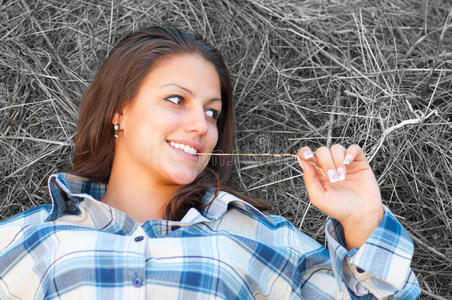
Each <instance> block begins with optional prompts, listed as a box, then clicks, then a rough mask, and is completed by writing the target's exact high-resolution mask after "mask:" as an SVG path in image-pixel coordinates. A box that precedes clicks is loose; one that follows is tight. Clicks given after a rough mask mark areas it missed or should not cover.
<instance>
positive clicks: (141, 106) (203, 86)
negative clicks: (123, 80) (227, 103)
mask: <svg viewBox="0 0 452 300" xmlns="http://www.w3.org/2000/svg"><path fill="white" fill-rule="evenodd" d="M220 112H221V86H220V79H219V76H218V74H217V72H216V70H215V67H214V66H213V64H211V63H210V62H209V61H207V60H205V59H204V58H202V57H201V56H198V55H194V54H181V55H176V56H171V57H169V58H162V59H161V60H159V61H157V64H156V65H155V67H154V68H153V69H152V70H151V71H150V72H149V74H148V75H147V76H146V78H145V79H144V81H143V83H142V86H141V87H140V89H139V91H138V94H137V95H136V97H135V98H134V99H133V100H132V102H131V105H127V106H126V107H125V108H124V110H123V114H122V115H121V116H119V118H120V130H122V131H121V132H120V133H119V138H118V139H116V140H117V144H116V147H117V148H116V149H117V150H116V151H117V153H116V155H118V153H119V151H121V152H122V153H121V154H120V156H121V159H126V161H127V163H126V164H125V165H127V166H130V164H131V163H132V164H134V165H135V166H136V167H138V168H140V169H143V170H144V171H145V172H149V173H150V174H152V176H155V179H157V180H158V181H160V182H161V183H164V184H177V185H185V184H189V183H191V182H192V181H193V180H195V178H196V177H197V176H198V174H200V173H201V172H202V171H203V170H204V168H205V167H206V166H207V163H208V162H209V159H210V155H209V156H207V155H193V154H190V152H193V149H192V148H194V149H196V152H198V153H199V152H212V150H213V149H214V147H215V145H216V144H217V140H218V130H217V124H216V119H217V118H218V115H219V114H220ZM115 116H118V115H116V114H115ZM113 123H115V122H113ZM171 142H173V143H177V144H173V145H172V144H171ZM186 146H189V147H191V148H187V147H186ZM183 148H185V151H184V150H183ZM187 152H188V153H187Z"/></svg>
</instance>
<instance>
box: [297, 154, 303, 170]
mask: <svg viewBox="0 0 452 300" xmlns="http://www.w3.org/2000/svg"><path fill="white" fill-rule="evenodd" d="M297 160H298V163H299V164H300V167H301V169H302V170H303V165H302V164H301V159H300V157H299V156H297Z"/></svg>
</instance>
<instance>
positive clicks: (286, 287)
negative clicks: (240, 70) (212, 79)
mask: <svg viewBox="0 0 452 300" xmlns="http://www.w3.org/2000/svg"><path fill="white" fill-rule="evenodd" d="M49 191H50V194H51V197H52V205H50V204H47V205H41V206H38V207H35V208H31V209H29V210H27V211H25V212H23V213H20V214H17V215H15V216H13V217H11V218H9V219H6V220H4V221H2V222H1V223H0V299H77V300H83V299H108V300H114V299H190V300H191V299H278V300H281V299H300V298H303V299H357V298H359V299H375V298H384V297H387V296H391V295H392V296H393V298H392V299H416V298H417V297H418V295H419V284H418V282H417V280H416V277H415V276H414V274H413V272H412V271H411V269H410V262H411V257H412V254H413V243H412V241H411V239H410V237H409V236H408V234H407V232H406V231H405V229H404V228H403V227H402V226H401V225H400V223H399V222H398V221H397V220H396V218H395V217H394V216H393V215H392V214H391V213H390V211H389V210H388V209H387V208H386V207H385V210H386V212H385V216H384V218H383V220H382V222H381V223H380V225H379V226H378V228H377V229H376V230H375V231H374V233H373V234H372V235H371V236H370V237H369V239H368V240H367V241H366V243H365V244H364V245H363V246H362V247H360V248H359V249H358V248H355V249H353V250H351V251H348V250H347V249H346V248H344V244H345V243H344V234H343V230H342V227H341V225H340V224H339V223H338V222H337V221H335V220H333V219H330V220H329V221H328V223H327V226H326V237H327V240H328V245H329V251H328V250H327V249H325V248H324V247H322V246H321V245H320V244H319V243H317V242H316V241H314V240H313V239H311V238H310V237H308V236H307V235H305V234H304V233H302V232H300V231H299V230H298V229H297V228H296V227H294V226H293V225H292V224H291V223H290V222H289V221H288V220H287V219H285V218H283V217H281V216H277V215H272V214H264V213H262V212H260V211H259V210H257V209H256V208H254V207H253V206H252V205H250V204H248V203H246V202H245V201H243V200H241V199H239V198H237V197H235V196H234V195H232V194H229V193H226V192H224V191H222V192H220V193H219V194H218V196H217V198H216V199H215V200H214V201H213V203H212V204H211V205H210V206H208V207H207V208H205V209H204V210H202V211H198V210H196V209H195V208H191V209H190V210H189V211H188V212H187V214H186V215H185V216H184V217H183V218H182V220H180V221H169V220H160V219H152V220H148V221H146V222H145V223H144V224H142V225H140V224H139V223H137V222H136V221H135V220H134V219H132V218H131V217H130V216H128V215H126V214H125V213H124V212H122V211H120V210H118V209H115V208H113V207H110V206H109V205H107V204H105V203H103V202H100V201H98V200H99V199H101V198H102V196H103V194H104V193H105V191H106V185H105V184H101V183H97V182H94V181H92V180H89V179H87V178H82V177H79V176H74V175H70V174H67V173H56V174H53V175H51V176H50V178H49ZM213 192H214V190H212V189H209V190H208V191H207V192H206V193H205V195H204V198H203V201H209V200H211V198H212V197H213V196H214V193H213Z"/></svg>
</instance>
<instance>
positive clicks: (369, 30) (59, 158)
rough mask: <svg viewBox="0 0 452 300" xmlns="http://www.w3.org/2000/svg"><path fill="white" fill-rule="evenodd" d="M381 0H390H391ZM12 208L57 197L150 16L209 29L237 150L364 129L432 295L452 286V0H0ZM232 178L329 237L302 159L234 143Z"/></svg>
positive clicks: (4, 185) (3, 165)
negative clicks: (80, 125)
mask: <svg viewBox="0 0 452 300" xmlns="http://www.w3.org/2000/svg"><path fill="white" fill-rule="evenodd" d="M377 2H378V3H377ZM0 3H2V4H1V6H0V101H1V104H0V132H1V133H0V160H1V161H0V199H1V203H0V212H1V219H4V218H6V217H9V216H11V215H13V214H16V213H19V212H22V211H24V210H26V209H28V208H30V207H33V206H36V205H39V204H43V203H49V201H50V199H49V196H48V190H47V187H46V178H47V176H48V175H50V174H52V173H54V172H58V171H61V170H65V169H66V168H67V167H68V166H69V164H70V159H71V156H72V155H71V151H72V150H73V149H72V145H71V142H72V138H73V136H74V133H75V128H76V124H77V111H78V106H79V102H80V98H81V95H82V93H83V92H84V90H85V89H86V87H87V85H88V83H89V82H90V81H91V80H92V78H93V76H94V74H95V71H96V70H97V69H98V68H99V66H100V65H101V63H102V62H103V60H104V59H105V57H106V54H107V53H108V50H109V49H110V48H111V46H112V45H113V44H115V43H116V42H117V41H118V40H119V39H120V38H121V37H122V36H123V35H124V34H125V33H127V32H129V31H132V30H135V29H137V28H140V27H142V26H146V25H153V24H159V25H166V26H171V27H180V28H183V29H186V30H188V31H195V32H199V33H201V34H203V35H204V36H205V37H206V38H207V40H209V41H211V43H212V44H214V45H216V46H217V47H218V48H219V50H220V51H221V52H222V53H223V55H224V57H225V60H226V62H227V64H228V66H229V68H230V71H231V73H232V76H233V83H234V95H235V100H236V111H237V117H238V123H237V130H238V134H237V144H236V149H235V152H242V153H261V152H272V153H296V151H297V149H298V148H299V147H301V146H302V145H309V146H311V147H312V149H316V148H317V147H319V146H322V145H332V144H334V143H341V144H343V145H350V144H352V143H357V144H359V145H360V146H361V147H363V149H364V151H365V153H366V155H367V157H368V158H369V159H370V160H371V166H372V168H373V170H374V172H375V174H376V177H377V179H378V182H379V184H380V187H381V191H382V195H383V198H384V203H385V204H386V205H387V206H389V207H390V208H391V209H392V211H393V212H394V213H395V214H396V215H397V216H398V217H399V220H400V221H401V222H402V223H403V224H404V226H405V227H406V228H407V229H408V230H409V232H410V234H411V235H412V236H413V240H414V241H415V245H416V252H415V256H414V261H413V265H412V266H413V269H414V271H415V273H416V274H417V276H418V279H419V281H420V283H421V287H422V298H424V299H428V298H435V299H445V298H449V299H450V298H451V297H452V288H451V278H452V228H451V224H452V210H451V209H452V205H451V203H452V202H451V194H452V183H451V178H452V159H451V156H452V153H451V148H452V147H451V145H452V144H451V141H452V134H451V133H452V130H451V129H452V123H451V119H450V118H451V114H452V104H451V102H450V99H451V96H452V89H451V85H452V28H451V27H452V10H450V4H451V3H450V1H446V0H444V1H439V0H437V1H435V0H432V1H428V0H391V1H326V0H324V1H313V0H311V1H303V2H301V1H299V0H290V1H275V0H260V1H258V0H251V1H233V0H223V1H215V2H213V1H129V0H128V1H117V0H112V1H63V0H60V1H55V0H43V1H29V0H20V1H0ZM235 163H236V173H234V177H233V179H232V182H231V185H232V186H234V187H236V188H237V189H238V190H241V191H244V192H245V193H248V194H250V195H253V196H255V197H260V198H263V199H266V200H267V201H269V202H271V203H272V204H273V206H274V212H275V213H277V214H281V215H283V216H285V217H287V218H288V219H289V220H291V221H292V222H293V223H294V224H295V225H297V226H300V227H301V228H302V230H303V231H305V232H306V233H308V234H309V235H311V236H313V237H314V238H315V239H317V240H318V241H320V242H321V243H324V235H323V224H324V222H325V220H326V216H325V215H324V214H322V213H321V212H319V211H318V210H317V209H316V208H315V207H313V206H310V205H309V204H308V199H307V194H306V191H305V189H304V184H303V183H302V178H301V176H302V175H301V173H300V168H299V166H298V164H297V162H296V161H295V160H294V159H292V158H285V159H278V158H273V159H269V158H268V157H267V158H255V157H239V158H235Z"/></svg>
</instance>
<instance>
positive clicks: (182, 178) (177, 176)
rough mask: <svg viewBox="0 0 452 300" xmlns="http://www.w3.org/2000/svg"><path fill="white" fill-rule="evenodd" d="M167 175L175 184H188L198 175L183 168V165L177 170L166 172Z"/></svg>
mask: <svg viewBox="0 0 452 300" xmlns="http://www.w3.org/2000/svg"><path fill="white" fill-rule="evenodd" d="M168 175H169V177H170V178H171V180H172V181H173V182H174V183H175V184H179V185H186V184H190V183H192V182H193V181H194V180H195V179H196V177H197V176H198V174H197V173H196V172H194V170H191V171H190V170H184V169H183V167H182V168H180V169H179V170H172V172H171V171H170V172H168Z"/></svg>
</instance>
